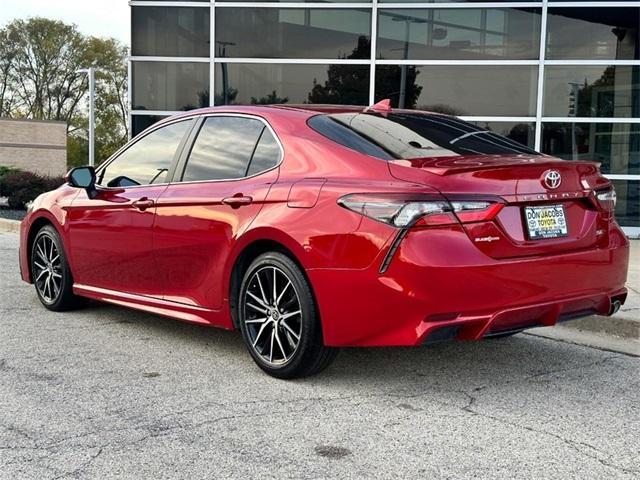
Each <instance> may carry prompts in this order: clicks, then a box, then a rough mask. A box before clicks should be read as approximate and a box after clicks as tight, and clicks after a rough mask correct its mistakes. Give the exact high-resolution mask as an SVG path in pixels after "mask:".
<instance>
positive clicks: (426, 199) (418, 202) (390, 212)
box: [338, 193, 503, 228]
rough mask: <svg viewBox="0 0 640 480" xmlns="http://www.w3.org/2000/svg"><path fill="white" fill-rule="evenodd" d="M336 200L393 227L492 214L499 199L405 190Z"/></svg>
mask: <svg viewBox="0 0 640 480" xmlns="http://www.w3.org/2000/svg"><path fill="white" fill-rule="evenodd" d="M338 204H340V205H341V206H343V207H345V208H347V209H349V210H352V211H354V212H356V213H359V214H361V215H364V216H366V217H369V218H372V219H374V220H377V221H379V222H384V223H386V224H388V225H391V226H393V227H397V228H408V227H411V226H435V225H440V226H442V225H452V224H456V223H458V222H462V223H471V222H482V221H488V220H492V219H493V218H495V216H496V215H497V214H498V212H499V211H500V210H501V209H502V206H503V205H502V204H501V203H495V202H487V201H473V200H472V201H453V202H448V201H447V200H446V199H445V198H443V197H440V196H437V195H425V196H423V198H420V197H416V196H415V195H409V194H375V193H371V194H368V193H364V194H351V195H346V196H344V197H342V198H340V199H339V200H338Z"/></svg>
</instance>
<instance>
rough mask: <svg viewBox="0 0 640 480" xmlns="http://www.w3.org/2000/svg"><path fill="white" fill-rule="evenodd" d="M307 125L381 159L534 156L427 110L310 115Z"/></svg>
mask: <svg viewBox="0 0 640 480" xmlns="http://www.w3.org/2000/svg"><path fill="white" fill-rule="evenodd" d="M309 126H310V127H311V128H313V129H314V130H316V131H317V132H318V133H320V134H322V135H324V136H325V137H327V138H329V139H330V140H333V141H334V142H336V143H339V144H341V145H344V146H346V147H349V148H351V149H353V150H357V151H359V152H360V153H364V154H366V155H371V156H374V157H378V158H382V159H384V160H393V159H410V158H425V157H451V156H458V155H505V154H510V155H513V154H529V155H539V154H538V153H537V152H536V151H534V150H532V149H530V148H528V147H525V146H524V145H522V144H520V143H517V142H515V141H513V140H511V139H509V138H507V137H504V136H502V135H498V134H497V133H494V132H492V131H490V130H485V129H482V128H480V127H478V126H476V125H474V124H472V123H469V122H465V121H463V120H460V119H458V118H455V117H448V116H445V115H438V114H428V113H391V114H386V115H380V114H374V113H338V114H332V115H316V116H315V117H312V118H311V119H310V120H309Z"/></svg>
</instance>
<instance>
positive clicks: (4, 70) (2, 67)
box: [0, 29, 17, 117]
mask: <svg viewBox="0 0 640 480" xmlns="http://www.w3.org/2000/svg"><path fill="white" fill-rule="evenodd" d="M16 53H17V48H16V45H15V44H14V43H13V42H12V41H11V40H10V39H9V32H8V31H7V30H4V29H3V30H0V117H9V116H11V113H12V109H13V100H14V98H13V89H11V88H10V85H11V81H12V77H11V72H12V71H13V65H14V62H15V58H16Z"/></svg>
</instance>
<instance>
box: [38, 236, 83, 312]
mask: <svg viewBox="0 0 640 480" xmlns="http://www.w3.org/2000/svg"><path fill="white" fill-rule="evenodd" d="M29 267H30V268H31V278H32V280H33V284H34V286H35V288H36V293H37V294H38V298H39V299H40V302H41V303H42V305H44V306H45V307H46V308H47V309H49V310H52V311H54V312H63V311H67V310H72V309H75V308H79V307H81V306H83V305H84V304H85V303H86V300H85V299H84V298H82V297H78V296H77V295H74V294H73V277H72V276H71V270H70V269H69V262H68V261H67V256H66V255H65V253H64V248H62V240H61V239H60V235H59V234H58V232H57V231H56V229H55V228H53V226H51V225H45V226H44V227H42V228H41V229H40V230H39V231H38V233H37V234H36V236H35V238H34V239H33V243H32V244H31V258H30V259H29ZM47 278H48V279H49V280H48V283H47V280H46V279H47Z"/></svg>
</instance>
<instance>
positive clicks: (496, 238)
mask: <svg viewBox="0 0 640 480" xmlns="http://www.w3.org/2000/svg"><path fill="white" fill-rule="evenodd" d="M498 240H500V237H478V238H476V239H475V240H474V241H475V242H496V241H498Z"/></svg>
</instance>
